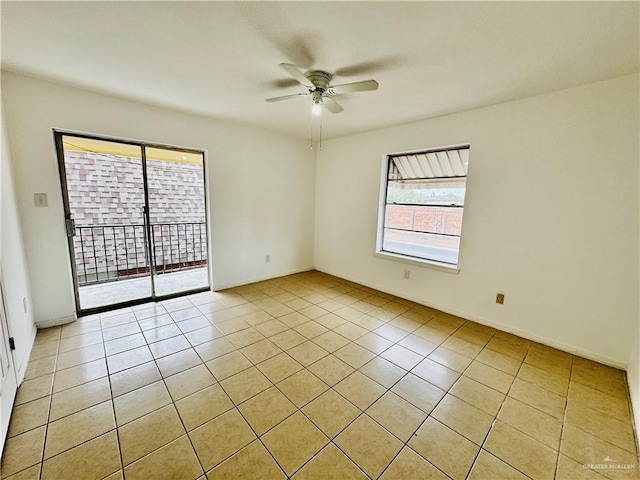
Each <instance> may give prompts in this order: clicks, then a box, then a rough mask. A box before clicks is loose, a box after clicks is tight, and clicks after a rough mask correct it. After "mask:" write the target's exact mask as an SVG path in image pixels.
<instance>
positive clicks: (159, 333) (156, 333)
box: [142, 322, 208, 343]
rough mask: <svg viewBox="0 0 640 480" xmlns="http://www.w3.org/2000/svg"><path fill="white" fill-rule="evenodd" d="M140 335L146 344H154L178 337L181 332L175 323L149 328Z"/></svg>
mask: <svg viewBox="0 0 640 480" xmlns="http://www.w3.org/2000/svg"><path fill="white" fill-rule="evenodd" d="M207 323H208V322H207ZM142 333H143V335H144V338H145V340H146V341H147V342H148V343H154V342H159V341H160V340H166V339H167V338H171V337H175V336H178V335H180V334H181V333H182V330H180V329H179V328H178V326H177V325H176V324H175V323H170V324H168V325H163V326H161V327H157V328H150V329H148V330H145V331H143V332H142Z"/></svg>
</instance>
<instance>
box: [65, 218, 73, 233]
mask: <svg viewBox="0 0 640 480" xmlns="http://www.w3.org/2000/svg"><path fill="white" fill-rule="evenodd" d="M65 223H66V225H67V237H75V235H76V221H75V220H74V219H73V218H67V219H66V220H65Z"/></svg>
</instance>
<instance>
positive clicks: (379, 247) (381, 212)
mask: <svg viewBox="0 0 640 480" xmlns="http://www.w3.org/2000/svg"><path fill="white" fill-rule="evenodd" d="M450 150H469V151H470V150H471V145H470V144H469V143H463V144H456V145H449V146H444V147H435V148H421V149H417V150H410V151H404V152H394V153H388V154H385V155H383V156H382V168H381V172H382V175H381V178H380V197H379V204H378V228H377V236H376V249H375V252H374V255H375V256H376V257H378V258H382V259H385V260H392V261H398V262H402V263H407V264H410V265H416V266H421V267H429V268H433V269H436V270H440V271H444V272H448V273H458V272H459V271H460V268H459V266H460V257H459V253H460V247H458V261H457V263H456V264H452V263H447V262H443V261H439V260H435V259H429V258H421V257H415V256H412V255H408V254H403V253H396V252H390V251H386V250H384V249H383V243H384V232H385V223H386V213H387V212H386V210H387V197H388V188H389V181H390V180H389V170H390V168H391V162H392V159H393V158H394V157H399V156H405V155H416V154H428V153H436V152H444V151H450ZM468 176H469V172H468V167H467V174H466V175H465V176H464V178H465V202H464V203H463V205H462V207H461V208H462V209H463V212H464V204H465V203H466V193H467V192H466V190H467V181H468ZM438 178H447V177H434V179H438ZM457 178H460V177H459V176H458V177H457ZM463 223H464V213H463ZM459 238H460V242H462V226H461V233H460V237H459ZM460 245H461V243H460Z"/></svg>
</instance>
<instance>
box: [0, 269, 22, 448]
mask: <svg viewBox="0 0 640 480" xmlns="http://www.w3.org/2000/svg"><path fill="white" fill-rule="evenodd" d="M0 337H2V338H0V452H2V450H4V441H5V439H6V438H7V430H8V429H9V420H10V418H11V411H12V409H13V401H14V399H15V398H16V392H17V390H18V384H17V380H16V371H15V368H14V363H13V354H12V353H11V350H10V348H9V327H8V323H7V310H6V308H5V300H4V287H3V283H2V277H1V276H0ZM0 454H1V453H0Z"/></svg>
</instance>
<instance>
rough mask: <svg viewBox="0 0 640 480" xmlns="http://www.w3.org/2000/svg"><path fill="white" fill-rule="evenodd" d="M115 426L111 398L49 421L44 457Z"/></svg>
mask: <svg viewBox="0 0 640 480" xmlns="http://www.w3.org/2000/svg"><path fill="white" fill-rule="evenodd" d="M115 426H116V422H115V419H114V417H113V404H112V403H111V400H109V401H107V402H103V403H101V404H99V405H96V406H94V407H90V408H87V409H85V410H81V411H80V412H77V413H74V414H72V415H69V416H67V417H64V418H61V419H60V420H56V421H54V422H51V423H50V424H49V426H48V428H47V441H46V444H45V449H44V458H45V459H47V458H50V457H53V456H54V455H57V454H58V453H62V452H64V451H65V450H68V449H70V448H73V447H75V446H76V445H80V444H81V443H83V442H86V441H87V440H90V439H92V438H94V437H97V436H99V435H102V434H103V433H106V432H108V431H109V430H112V429H114V428H115Z"/></svg>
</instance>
